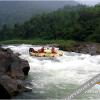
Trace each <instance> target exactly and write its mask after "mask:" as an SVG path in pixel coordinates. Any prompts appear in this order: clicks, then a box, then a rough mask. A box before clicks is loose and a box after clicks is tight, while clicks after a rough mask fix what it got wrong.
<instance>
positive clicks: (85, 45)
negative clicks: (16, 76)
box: [0, 39, 100, 55]
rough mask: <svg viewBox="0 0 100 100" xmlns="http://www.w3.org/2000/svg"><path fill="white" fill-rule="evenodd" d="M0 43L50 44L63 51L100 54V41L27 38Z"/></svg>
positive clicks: (0, 42) (1, 42)
mask: <svg viewBox="0 0 100 100" xmlns="http://www.w3.org/2000/svg"><path fill="white" fill-rule="evenodd" d="M0 44H1V45H9V44H32V45H50V46H56V47H59V48H60V49H62V50H64V51H69V52H77V53H85V54H86V53H89V54H91V55H97V54H100V43H90V42H76V41H73V40H42V39H29V40H21V39H20V40H19V39H15V40H6V41H0Z"/></svg>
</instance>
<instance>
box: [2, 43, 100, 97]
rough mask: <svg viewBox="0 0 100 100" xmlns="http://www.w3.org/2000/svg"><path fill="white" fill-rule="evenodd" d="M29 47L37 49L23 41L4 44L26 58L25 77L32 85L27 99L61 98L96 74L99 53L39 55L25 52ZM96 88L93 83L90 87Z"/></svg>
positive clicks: (99, 59) (98, 67)
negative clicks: (59, 55)
mask: <svg viewBox="0 0 100 100" xmlns="http://www.w3.org/2000/svg"><path fill="white" fill-rule="evenodd" d="M30 47H34V48H35V49H39V48H41V46H35V45H25V44H22V45H7V46H4V48H10V49H12V50H13V51H14V53H20V54H21V55H20V58H22V59H26V60H28V62H29V65H30V72H29V77H28V79H29V80H31V83H32V84H33V92H32V94H31V96H30V97H31V98H39V99H40V98H62V97H63V96H65V95H67V94H69V93H71V92H72V91H73V90H74V89H76V88H77V87H78V86H80V85H82V84H83V83H84V82H86V81H87V80H89V79H91V78H92V77H93V76H95V75H96V74H98V73H100V55H95V56H91V55H89V54H81V53H74V52H65V51H63V52H64V55H63V56H62V57H55V58H40V57H32V56H30V55H29V48H30ZM57 49H58V48H57ZM97 87H98V86H97V85H96V86H94V87H93V89H98V88H97ZM99 89H100V88H99ZM32 95H34V96H32ZM88 97H90V98H93V97H94V95H90V94H89V95H88ZM82 98H84V97H82Z"/></svg>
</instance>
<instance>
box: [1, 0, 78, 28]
mask: <svg viewBox="0 0 100 100" xmlns="http://www.w3.org/2000/svg"><path fill="white" fill-rule="evenodd" d="M77 4H78V3H77V2H76V1H73V0H69V1H0V26H1V25H3V24H10V25H11V24H14V23H20V22H24V21H25V20H28V19H29V18H30V17H32V15H36V14H41V13H43V12H45V13H47V12H51V11H55V10H57V9H59V8H62V7H64V6H65V5H70V6H74V5H77Z"/></svg>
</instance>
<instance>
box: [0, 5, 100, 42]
mask: <svg viewBox="0 0 100 100" xmlns="http://www.w3.org/2000/svg"><path fill="white" fill-rule="evenodd" d="M16 39H21V40H23V39H24V40H27V43H29V41H30V42H32V41H33V40H35V43H36V42H37V40H38V41H39V39H41V40H44V42H45V41H46V43H48V42H49V43H51V42H50V41H51V40H52V41H54V40H55V41H57V40H62V41H66V40H73V41H90V42H100V5H96V6H94V7H87V6H83V5H78V6H73V7H72V6H66V7H64V8H63V9H59V10H57V11H54V12H52V13H48V14H45V13H44V14H41V15H36V16H33V17H32V18H31V19H30V20H29V21H26V22H24V24H17V23H16V24H15V25H14V26H13V27H8V26H7V25H3V27H2V28H1V30H0V40H1V41H5V40H11V41H13V42H15V41H16ZM24 40H23V41H24ZM11 41H10V42H11ZM62 41H61V42H62ZM19 42H21V41H20V40H19ZM24 42H26V41H24ZM5 43H6V41H5ZM32 43H34V42H32ZM41 43H43V41H42V42H41ZM55 43H56V42H55ZM62 43H63V44H64V42H62Z"/></svg>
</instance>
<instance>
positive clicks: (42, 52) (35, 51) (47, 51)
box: [29, 48, 63, 57]
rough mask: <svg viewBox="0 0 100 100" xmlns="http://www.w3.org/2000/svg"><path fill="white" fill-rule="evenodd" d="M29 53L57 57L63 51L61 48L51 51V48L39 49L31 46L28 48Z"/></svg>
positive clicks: (37, 55)
mask: <svg viewBox="0 0 100 100" xmlns="http://www.w3.org/2000/svg"><path fill="white" fill-rule="evenodd" d="M29 54H30V55H31V56H36V57H57V56H63V52H62V51H61V50H56V51H55V52H54V51H53V52H52V49H44V50H42V49H39V50H34V49H33V48H30V49H29Z"/></svg>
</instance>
